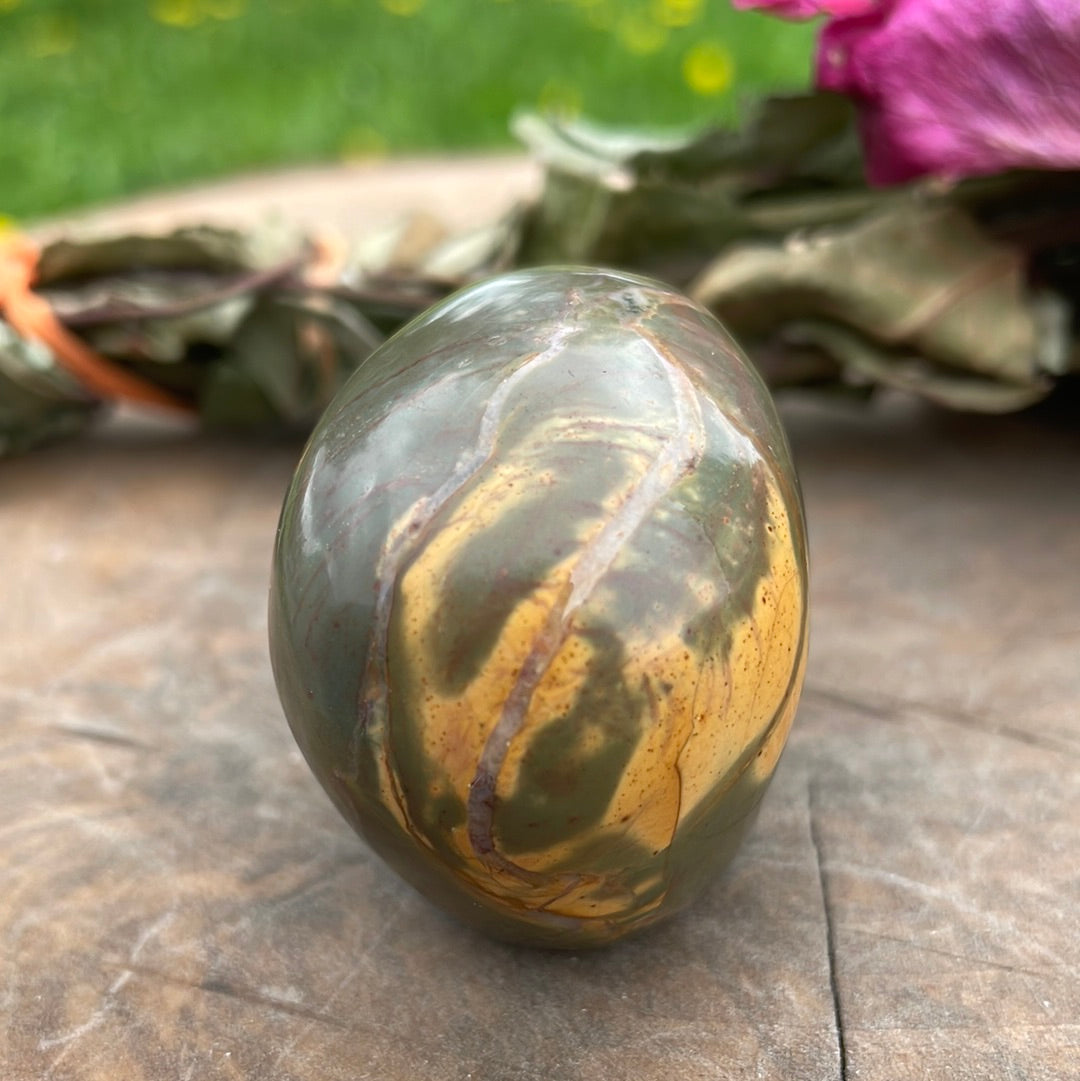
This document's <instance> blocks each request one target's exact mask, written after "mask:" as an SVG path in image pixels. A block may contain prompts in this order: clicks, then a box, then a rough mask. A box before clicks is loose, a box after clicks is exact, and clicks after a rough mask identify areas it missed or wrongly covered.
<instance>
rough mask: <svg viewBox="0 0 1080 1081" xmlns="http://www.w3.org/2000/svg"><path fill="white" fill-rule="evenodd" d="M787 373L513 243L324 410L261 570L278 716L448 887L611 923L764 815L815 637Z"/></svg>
mask: <svg viewBox="0 0 1080 1081" xmlns="http://www.w3.org/2000/svg"><path fill="white" fill-rule="evenodd" d="M806 584H807V583H806V555H805V535H804V526H803V518H802V508H801V501H800V497H799V492H798V486H797V482H796V479H795V475H794V471H793V469H792V466H791V462H790V459H789V455H788V451H787V447H786V443H785V440H784V436H783V433H782V430H781V427H780V424H779V421H778V419H777V417H776V414H775V412H774V410H773V407H772V403H771V401H770V399H769V396H768V393H767V391H766V390H765V388H764V387H763V385H762V384H761V382H760V380H759V379H758V377H757V376H756V374H755V373H754V371H753V370H752V368H751V367H750V365H749V364H748V363H747V361H746V360H745V358H744V357H743V356H742V354H741V353H740V352H739V350H738V348H737V347H736V346H735V344H734V343H733V342H732V341H731V339H730V337H729V336H728V335H727V334H726V333H725V332H724V331H723V329H722V328H721V327H720V326H719V325H718V324H717V323H716V322H715V320H713V319H712V317H711V316H709V315H708V314H707V313H705V312H703V311H702V310H700V309H699V308H697V307H696V306H695V305H693V304H691V303H690V302H689V301H688V300H686V299H685V298H683V297H681V296H679V295H677V294H675V293H672V292H670V291H668V290H666V289H665V288H663V287H660V286H658V285H656V284H655V283H651V282H647V281H644V280H642V279H638V278H634V277H630V276H626V275H621V274H613V273H610V272H602V271H593V270H584V269H583V270H576V269H567V270H536V271H525V272H518V273H514V274H510V275H505V276H503V277H501V278H498V279H495V280H493V281H491V282H488V283H484V284H481V285H478V286H475V287H472V288H470V289H468V290H465V291H463V292H462V293H459V294H457V295H456V296H454V297H452V298H450V299H449V300H448V301H446V302H444V303H443V304H441V305H439V306H437V307H436V308H435V309H433V310H431V311H430V312H428V313H426V314H425V315H424V316H422V317H420V318H419V319H418V320H416V321H415V322H413V323H412V324H410V325H409V326H408V327H407V328H405V329H404V330H403V331H402V332H400V333H399V334H398V335H397V336H395V337H394V338H393V339H392V340H391V341H390V342H388V343H387V344H386V345H385V346H384V347H383V348H382V349H380V350H379V351H378V352H377V353H376V354H374V355H373V356H372V357H371V358H370V360H369V361H368V363H367V364H365V366H364V367H363V368H362V370H360V371H359V372H358V373H356V375H355V376H354V377H353V378H352V379H351V380H350V382H349V383H348V385H347V386H346V387H345V388H344V389H343V390H342V392H341V394H340V395H339V396H338V398H337V399H336V400H335V402H334V403H333V404H332V405H331V407H330V409H329V410H328V411H327V413H326V415H325V416H324V418H323V419H322V421H321V423H320V424H319V426H318V428H317V430H316V431H315V433H314V434H313V436H312V438H311V441H310V443H309V444H308V447H307V449H306V451H305V453H304V456H303V459H302V461H301V463H300V465H299V467H298V469H297V472H296V475H295V477H294V479H293V482H292V485H291V487H290V489H289V492H288V495H287V497H286V501H285V505H284V508H283V511H282V516H281V522H280V527H279V532H278V538H277V546H276V552H275V561H274V574H273V584H272V589H271V599H270V638H271V656H272V661H273V666H274V674H275V678H276V681H277V685H278V690H279V693H280V695H281V699H282V703H283V705H284V707H285V711H286V714H287V716H288V718H289V723H290V725H291V727H292V730H293V733H294V735H295V737H296V739H297V742H298V744H299V746H300V748H301V750H302V751H303V753H304V755H305V757H306V758H307V760H308V762H309V763H310V765H311V767H312V769H313V770H314V772H315V774H316V775H317V777H318V778H319V780H320V781H321V783H322V784H323V786H324V787H325V788H326V790H327V791H328V792H329V794H330V796H331V798H332V799H333V800H334V802H335V804H336V805H337V806H338V808H339V809H340V810H341V811H342V813H343V814H344V815H345V817H346V818H347V819H348V820H349V821H350V823H352V825H353V826H354V827H355V828H356V829H357V831H358V832H359V833H360V834H361V835H362V836H363V837H364V838H365V839H366V840H367V841H368V842H369V843H370V844H371V845H372V847H373V848H374V849H375V850H376V851H377V852H378V853H379V854H380V855H381V856H382V857H383V858H384V859H385V860H386V861H387V862H388V863H390V864H391V866H393V867H394V868H395V869H396V870H397V871H398V872H399V873H401V874H402V875H403V876H404V877H405V878H406V879H407V880H408V881H410V882H411V883H412V884H413V885H414V886H416V887H417V888H418V889H420V890H421V891H422V892H424V893H425V894H426V895H427V896H428V897H429V898H431V899H432V900H434V901H435V902H436V903H438V904H440V905H441V906H443V907H444V908H445V909H447V910H448V911H450V912H451V913H453V914H454V915H456V916H458V917H459V918H461V919H464V920H466V921H468V922H470V923H472V924H474V925H477V926H480V927H481V928H483V929H485V930H487V931H488V932H490V933H492V934H495V935H497V936H499V937H503V938H509V939H513V940H516V941H521V942H527V943H532V944H535V945H545V946H563V947H570V948H577V947H580V946H583V945H594V944H602V943H605V942H609V941H612V940H614V939H616V938H618V937H620V936H621V935H623V934H625V933H627V932H630V931H633V930H636V929H639V928H642V927H646V926H648V925H650V924H652V923H654V922H655V921H656V920H658V919H660V918H662V917H665V916H667V915H670V914H672V913H674V912H677V911H678V910H679V909H680V908H682V907H683V906H685V905H686V904H687V903H688V902H689V901H691V900H692V899H693V898H694V896H695V895H696V894H697V893H698V892H699V890H700V889H701V888H702V887H703V886H704V885H705V884H706V883H707V882H708V881H709V879H710V878H711V877H712V876H713V875H715V873H716V872H717V870H718V869H719V868H720V867H722V866H723V865H724V864H725V863H726V862H727V861H728V860H729V859H730V857H731V855H732V854H733V853H734V851H735V848H736V846H737V844H738V842H739V839H740V838H741V836H742V835H743V833H744V832H745V830H746V828H747V827H748V825H749V824H750V822H751V821H752V820H753V817H754V812H755V811H756V808H757V806H758V803H759V801H760V799H761V796H762V794H763V792H764V789H765V786H766V785H767V783H768V781H769V779H770V777H771V776H772V773H773V770H774V768H775V766H776V762H777V759H778V757H779V755H780V752H781V750H782V748H783V745H784V741H785V739H786V736H787V732H788V729H789V727H790V724H791V720H792V716H793V714H794V712H795V708H796V704H797V700H798V696H799V690H800V687H801V682H802V673H803V666H804V661H805V654H806Z"/></svg>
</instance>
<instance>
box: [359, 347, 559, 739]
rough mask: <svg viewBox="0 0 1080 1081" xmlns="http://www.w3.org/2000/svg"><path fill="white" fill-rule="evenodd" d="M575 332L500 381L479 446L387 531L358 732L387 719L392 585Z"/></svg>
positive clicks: (487, 409) (378, 573) (377, 571)
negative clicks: (509, 408) (527, 390)
mask: <svg viewBox="0 0 1080 1081" xmlns="http://www.w3.org/2000/svg"><path fill="white" fill-rule="evenodd" d="M573 333H575V328H573V327H572V326H564V327H561V328H560V329H559V331H558V332H557V333H556V334H555V335H554V337H553V338H552V341H551V342H550V344H549V345H548V346H547V348H545V349H543V350H541V351H540V352H537V353H534V354H532V355H531V356H529V357H527V358H526V359H525V360H524V361H523V362H522V363H521V364H520V365H519V366H518V367H517V368H516V369H515V370H514V371H513V372H511V373H510V375H508V376H507V377H506V378H505V379H503V380H502V382H501V383H499V385H498V386H497V387H496V388H495V391H494V393H493V394H492V395H491V398H490V399H489V400H488V403H487V406H486V407H485V409H484V413H483V416H482V417H481V419H480V427H479V431H478V434H477V439H476V442H475V444H473V446H472V447H470V448H468V449H467V450H466V451H465V452H464V453H463V454H461V456H460V457H459V458H458V460H457V462H456V463H455V465H454V468H453V469H452V470H451V471H450V473H449V474H448V475H447V477H446V479H445V480H444V481H443V482H442V484H440V485H439V487H438V488H437V489H436V490H435V491H434V492H433V493H432V494H431V495H424V496H421V497H420V498H419V499H417V500H416V501H415V502H413V504H412V505H411V506H410V507H409V508H408V509H407V510H406V511H405V513H404V514H403V515H401V517H400V518H398V520H397V522H396V523H395V524H394V526H393V528H392V529H391V530H390V532H389V533H388V535H387V538H386V541H385V542H384V544H383V549H382V552H381V553H380V555H379V560H378V562H377V564H376V567H375V581H376V582H377V584H378V585H377V590H376V594H375V610H374V613H373V615H372V628H371V639H370V645H369V647H368V656H367V663H366V666H365V674H364V680H363V684H362V686H361V692H360V700H359V703H358V710H357V726H356V732H355V735H356V736H360V735H362V734H363V733H364V732H366V731H367V729H369V728H370V727H371V726H372V725H373V724H375V723H378V722H381V721H383V720H384V719H385V711H386V684H387V671H386V665H387V656H386V654H387V640H388V638H389V632H390V615H391V608H392V602H393V595H394V589H395V587H396V585H397V580H398V576H399V574H400V572H401V568H402V566H403V564H404V563H405V561H406V559H407V558H408V557H409V556H410V555H411V554H412V552H413V551H414V549H415V548H416V547H417V546H418V544H419V543H420V541H421V540H422V538H423V535H424V533H425V531H426V530H427V527H428V526H429V525H430V524H431V522H432V520H433V519H434V518H435V516H436V515H437V514H438V513H439V511H441V510H442V509H443V507H444V506H446V504H447V503H448V502H449V501H450V500H451V499H452V498H453V497H454V495H456V494H457V493H458V492H459V491H460V490H461V489H462V488H463V487H464V486H465V485H466V484H467V483H468V482H469V481H470V480H471V479H472V478H473V477H474V476H476V474H477V473H478V472H479V470H480V469H481V468H482V467H483V466H484V464H485V463H486V462H487V461H488V460H489V459H490V457H491V455H492V453H493V452H494V450H495V444H496V441H497V439H498V433H499V424H500V422H501V420H502V417H503V413H504V411H505V409H506V405H507V402H508V401H509V400H510V396H511V394H513V392H514V391H515V390H516V389H517V388H518V386H519V385H520V384H521V382H522V381H523V380H524V379H526V378H527V377H528V376H529V375H531V374H532V372H533V371H535V369H536V368H537V367H538V366H540V365H543V364H545V363H547V362H548V361H550V360H552V359H553V358H555V357H556V356H559V355H560V354H561V353H562V351H563V349H564V348H565V346H566V342H567V340H568V339H569V338H570V337H571V335H572V334H573Z"/></svg>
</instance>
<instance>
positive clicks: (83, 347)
mask: <svg viewBox="0 0 1080 1081" xmlns="http://www.w3.org/2000/svg"><path fill="white" fill-rule="evenodd" d="M38 257H39V252H38V249H37V246H36V245H35V244H33V243H32V242H31V241H30V240H28V239H27V238H26V237H23V236H19V235H18V234H17V233H16V234H12V235H11V236H8V237H0V313H2V314H3V317H4V319H5V320H7V322H8V323H10V324H11V326H12V328H13V329H14V330H15V331H16V332H17V333H18V334H20V335H21V336H22V337H23V338H27V339H29V340H31V341H37V342H41V343H42V344H43V345H46V346H48V348H49V349H50V350H51V351H52V354H53V356H54V357H55V358H56V360H57V362H58V363H59V364H60V366H61V367H62V368H64V370H65V371H67V372H68V373H70V374H71V375H72V376H74V377H75V378H76V379H77V380H78V381H79V382H80V383H81V384H82V385H83V386H84V387H85V388H86V389H87V390H89V391H90V392H91V393H92V394H95V395H96V396H97V397H99V398H104V399H106V400H109V401H115V400H123V401H128V402H138V403H140V404H142V405H153V406H157V407H159V408H163V409H170V410H181V411H182V412H185V413H190V412H192V407H191V405H189V404H188V403H187V402H185V401H184V400H183V399H182V398H180V397H178V396H177V395H175V394H172V393H170V392H169V391H167V390H164V389H163V388H161V387H159V386H157V385H156V384H155V383H151V382H150V381H149V380H148V379H142V378H141V377H139V376H138V375H135V374H134V373H133V372H129V371H125V370H124V369H123V368H121V367H120V366H119V365H117V364H114V363H113V362H112V361H111V360H109V359H108V358H107V357H103V356H102V355H101V354H100V353H98V352H96V351H95V350H93V349H91V348H90V347H89V346H88V345H87V344H86V343H85V342H84V341H82V340H81V339H80V338H77V337H76V336H75V335H74V334H72V333H71V331H69V330H68V329H67V328H66V327H65V326H64V325H63V324H62V323H61V322H60V320H59V319H57V317H56V313H55V312H54V311H53V310H52V307H51V305H50V304H49V302H48V301H47V300H45V298H44V297H40V296H38V295H37V293H35V292H34V283H35V282H36V281H37V266H38Z"/></svg>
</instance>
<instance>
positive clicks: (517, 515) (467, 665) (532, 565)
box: [421, 495, 573, 695]
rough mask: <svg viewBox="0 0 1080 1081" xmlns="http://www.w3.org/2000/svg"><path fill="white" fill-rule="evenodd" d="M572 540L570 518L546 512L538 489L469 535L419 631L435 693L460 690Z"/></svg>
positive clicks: (484, 661) (450, 692)
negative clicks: (508, 622)
mask: <svg viewBox="0 0 1080 1081" xmlns="http://www.w3.org/2000/svg"><path fill="white" fill-rule="evenodd" d="M572 543H573V542H572V529H571V527H570V524H569V523H568V522H567V521H566V520H565V518H563V517H562V516H560V515H552V514H551V513H550V509H549V507H548V502H547V499H546V497H544V496H543V495H541V496H533V497H532V498H529V499H523V500H522V501H520V502H516V503H510V502H508V503H507V509H506V510H505V512H504V513H503V514H501V515H500V516H499V518H498V520H497V521H495V522H493V523H492V524H491V525H490V526H488V527H487V528H485V529H479V530H477V531H476V532H475V533H474V534H473V536H472V537H470V538H469V540H468V541H466V543H465V544H464V545H463V546H462V548H461V550H460V551H459V553H458V554H457V557H456V558H455V559H454V561H453V563H452V564H451V566H450V567H449V569H448V571H447V574H446V578H445V581H444V583H443V587H442V594H441V596H440V598H439V604H438V606H437V608H436V610H435V615H434V617H433V618H432V619H431V621H430V622H429V623H428V625H427V627H426V628H425V630H424V646H423V648H424V651H425V653H426V655H427V657H428V659H429V671H431V672H432V673H433V674H434V676H435V678H436V679H437V680H438V683H437V689H438V690H439V692H440V693H442V694H447V695H454V694H460V693H461V692H462V691H463V690H464V689H465V688H466V687H467V686H468V685H469V684H470V683H471V682H472V681H473V680H474V679H475V678H476V677H477V676H478V675H479V674H480V672H481V671H482V669H483V667H484V664H485V663H486V661H487V659H488V658H489V657H490V656H491V651H492V650H493V649H494V648H495V643H496V642H498V640H499V636H500V635H501V634H502V631H503V627H504V626H505V624H506V621H507V620H508V619H509V618H510V615H511V613H512V612H513V611H514V609H515V608H516V607H517V606H518V605H519V604H520V603H521V602H522V601H523V600H524V599H525V598H526V597H528V596H529V595H530V594H531V593H533V592H534V591H535V590H536V589H537V588H538V587H539V586H540V585H541V584H542V583H543V582H544V580H545V578H546V577H547V576H548V575H549V574H550V573H551V570H552V568H553V567H554V566H555V565H556V564H557V563H558V562H559V560H560V559H561V558H562V557H563V556H565V555H566V554H567V553H568V552H569V551H570V550H571V546H572ZM523 555H527V556H528V558H523ZM421 558H422V556H421ZM506 691H507V694H509V693H510V687H509V686H507V688H506Z"/></svg>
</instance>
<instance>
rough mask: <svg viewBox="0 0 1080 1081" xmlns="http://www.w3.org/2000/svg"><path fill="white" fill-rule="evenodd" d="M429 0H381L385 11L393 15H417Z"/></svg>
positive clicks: (380, 2)
mask: <svg viewBox="0 0 1080 1081" xmlns="http://www.w3.org/2000/svg"><path fill="white" fill-rule="evenodd" d="M425 3H427V0H379V4H380V5H381V6H382V8H383V10H384V11H389V12H390V14H391V15H405V16H408V15H415V14H416V13H417V12H418V11H419V10H420V9H421V8H422V7H423V6H424V4H425Z"/></svg>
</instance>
